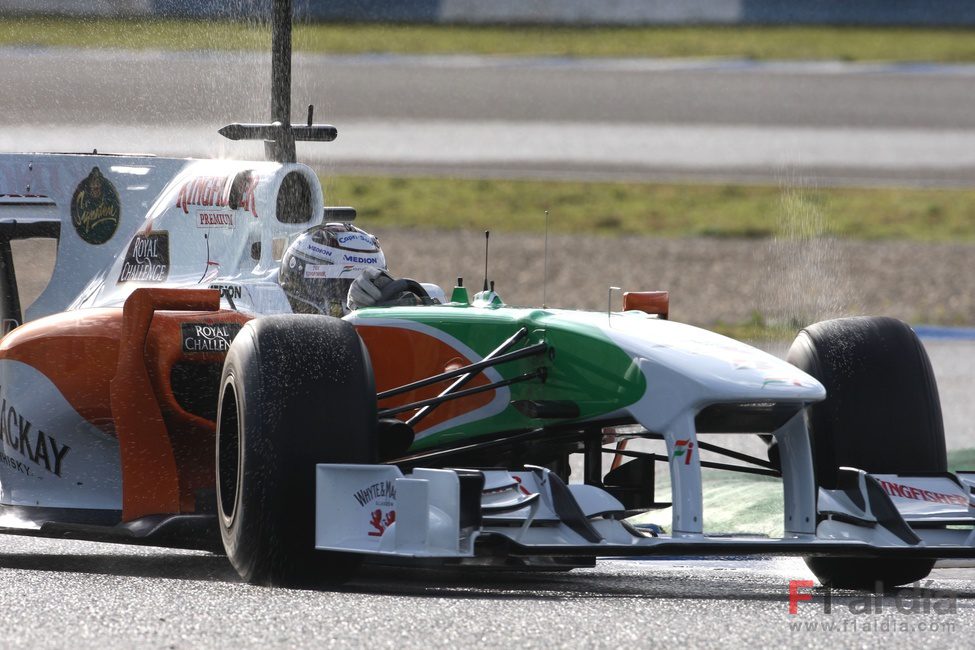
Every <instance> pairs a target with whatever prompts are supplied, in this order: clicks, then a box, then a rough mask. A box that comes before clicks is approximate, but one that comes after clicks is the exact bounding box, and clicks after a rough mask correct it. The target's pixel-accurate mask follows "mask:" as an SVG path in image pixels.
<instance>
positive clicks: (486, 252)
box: [483, 230, 491, 291]
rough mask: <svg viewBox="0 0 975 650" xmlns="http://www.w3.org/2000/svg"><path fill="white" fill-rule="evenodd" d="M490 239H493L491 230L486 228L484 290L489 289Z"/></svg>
mask: <svg viewBox="0 0 975 650" xmlns="http://www.w3.org/2000/svg"><path fill="white" fill-rule="evenodd" d="M490 239H491V231H490V230H485V231H484V289H483V291H487V290H488V242H489V241H490Z"/></svg>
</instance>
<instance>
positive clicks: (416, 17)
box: [0, 0, 975, 26]
mask: <svg viewBox="0 0 975 650" xmlns="http://www.w3.org/2000/svg"><path fill="white" fill-rule="evenodd" d="M293 2H294V7H295V14H296V16H297V17H298V18H300V19H304V20H312V21H348V22H408V23H471V24H476V23H503V24H566V25H681V24H712V25H735V24H740V25H745V24H753V25H788V24H793V25H815V24H830V25H903V26H936V25H944V26H964V25H975V12H973V11H971V3H970V0H939V1H938V2H937V8H936V10H935V9H933V8H932V3H931V2H930V0H857V1H856V2H850V0H816V1H815V2H813V1H810V0H799V1H796V0H681V1H680V2H674V1H673V0H603V1H600V2H593V1H592V0H490V1H489V2H485V1H484V0H396V1H395V2H390V1H388V0H293ZM270 4H271V2H270V0H232V1H230V2H227V1H226V0H91V2H85V3H79V2H76V1H75V0H0V14H12V13H18V14H45V15H75V16H77V15H87V16H129V17H149V16H159V17H195V18H234V17H237V18H241V17H252V16H255V15H261V14H266V13H267V12H268V9H267V8H268V7H269V6H270Z"/></svg>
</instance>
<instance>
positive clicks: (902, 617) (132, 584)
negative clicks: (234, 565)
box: [0, 537, 975, 648]
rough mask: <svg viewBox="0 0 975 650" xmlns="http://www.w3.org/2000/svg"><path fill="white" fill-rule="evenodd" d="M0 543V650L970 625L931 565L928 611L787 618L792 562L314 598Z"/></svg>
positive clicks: (548, 642) (517, 642)
mask: <svg viewBox="0 0 975 650" xmlns="http://www.w3.org/2000/svg"><path fill="white" fill-rule="evenodd" d="M3 542H4V545H3V549H2V550H0V571H2V573H0V575H2V576H3V578H4V579H3V580H2V581H0V599H2V601H3V602H4V603H5V612H6V614H5V616H4V639H3V645H4V646H5V647H31V648H57V647H71V648H116V647H118V648H124V647H140V648H144V647H165V648H200V647H234V648H251V647H268V646H270V647H314V648H320V647H341V648H345V647H368V648H392V647H396V648H419V647H436V648H444V647H451V648H466V647H478V648H479V647H488V648H511V647H517V648H527V647H530V648H538V647H546V648H547V647H573V648H593V647H605V648H619V647H694V648H718V647H722V648H723V647H742V646H745V645H750V646H752V647H767V648H776V647H782V646H803V647H853V646H856V647H929V648H944V647H962V646H967V645H970V639H971V634H972V630H973V627H975V608H973V605H975V588H973V583H972V582H971V577H972V575H973V573H972V570H967V569H966V570H959V569H935V572H934V574H933V575H932V582H930V583H928V582H925V583H922V585H920V586H921V587H922V588H924V589H927V590H929V591H933V592H938V593H934V594H932V595H933V597H932V598H931V599H930V600H929V606H928V610H927V612H925V611H924V609H923V603H922V602H921V601H920V599H919V598H918V597H917V596H921V595H922V594H920V593H917V594H915V592H913V591H912V590H910V589H907V590H901V591H899V592H896V593H893V594H888V595H886V596H884V597H882V598H880V599H879V602H878V601H877V600H874V598H873V597H870V599H869V601H864V597H863V595H862V594H858V593H853V592H839V591H837V592H834V593H832V594H831V610H830V612H829V613H825V611H824V607H825V603H824V601H825V598H826V594H825V593H824V591H823V590H822V589H817V590H810V591H811V593H813V600H812V601H811V602H800V603H798V604H797V613H796V614H795V615H790V614H789V603H788V591H789V581H790V580H808V579H810V578H811V574H809V573H808V571H807V570H806V569H805V566H804V565H803V564H802V561H801V560H797V559H769V558H762V559H757V560H749V561H738V562H727V561H693V562H692V561H687V560H684V559H667V560H649V561H633V560H628V561H619V560H613V561H605V562H603V563H601V564H600V565H597V567H596V568H594V569H577V570H574V571H572V572H569V573H511V572H507V573H498V572H490V571H486V570H484V569H480V570H475V571H468V572H459V571H456V570H454V571H444V570H429V569H426V570H417V569H413V570H408V569H393V568H383V567H372V568H370V569H369V570H367V571H366V572H365V573H364V574H363V576H362V577H360V578H359V579H357V580H356V581H355V582H353V583H351V584H349V585H346V586H345V587H342V588H340V589H334V590H321V591H314V590H292V589H283V588H265V587H253V586H250V585H246V584H243V583H241V582H240V581H239V580H238V579H237V577H236V575H235V574H234V573H233V570H232V569H231V568H230V567H229V564H228V563H227V561H226V559H225V558H223V557H219V556H214V555H209V554H205V553H194V552H180V551H169V550H164V549H147V548H136V547H112V546H108V545H101V544H92V543H88V542H64V541H53V540H40V539H31V538H19V537H7V538H5V539H4V540H3ZM949 591H950V592H951V594H950V595H949V594H948V593H946V592H949ZM898 595H899V597H900V606H901V607H902V608H903V609H904V610H906V611H910V608H911V607H912V606H913V605H912V603H913V602H918V603H920V604H919V605H917V606H916V607H917V609H916V610H914V612H913V613H905V612H904V611H898V609H897V606H898V601H897V600H896V598H897V596H898ZM952 601H953V602H954V605H953V607H954V611H950V608H951V607H952ZM867 603H869V605H867ZM867 606H869V608H870V609H869V610H868V612H869V613H864V609H865V607H867ZM851 608H852V611H851ZM936 608H937V609H936ZM793 626H799V628H798V629H793ZM885 626H886V627H885ZM831 628H832V629H831Z"/></svg>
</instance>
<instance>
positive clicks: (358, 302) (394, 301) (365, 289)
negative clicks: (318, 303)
mask: <svg viewBox="0 0 975 650" xmlns="http://www.w3.org/2000/svg"><path fill="white" fill-rule="evenodd" d="M392 281H393V276H391V275H390V274H389V273H386V272H385V271H383V270H381V269H377V268H374V267H369V268H367V269H365V270H364V271H363V272H362V273H361V274H360V275H359V277H357V278H356V279H355V280H353V281H352V286H350V287H349V297H348V299H347V302H348V307H349V310H350V311H354V310H356V309H362V308H363V307H393V306H403V305H415V304H417V299H416V297H415V296H414V295H413V294H412V293H409V292H408V291H404V292H401V293H398V294H396V295H395V296H392V297H391V298H388V299H386V300H383V299H382V293H383V288H384V287H385V286H386V285H387V284H389V283H390V282H392Z"/></svg>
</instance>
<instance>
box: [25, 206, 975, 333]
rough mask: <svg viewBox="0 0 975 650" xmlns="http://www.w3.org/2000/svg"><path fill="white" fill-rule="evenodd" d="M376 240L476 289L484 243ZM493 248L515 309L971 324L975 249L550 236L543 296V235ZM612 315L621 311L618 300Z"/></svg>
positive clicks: (33, 250)
mask: <svg viewBox="0 0 975 650" xmlns="http://www.w3.org/2000/svg"><path fill="white" fill-rule="evenodd" d="M362 225H363V226H364V227H365V228H366V229H370V228H369V225H368V224H362ZM374 232H375V234H376V235H378V236H379V237H380V239H381V242H382V246H383V250H384V251H385V253H386V257H387V260H389V267H390V271H391V272H392V273H393V274H394V275H397V276H409V277H413V278H415V279H418V280H421V281H429V282H436V283H437V284H440V285H441V286H443V287H444V289H445V290H446V291H447V292H448V294H449V292H450V288H451V287H452V286H453V284H454V282H455V281H456V278H457V276H463V277H464V279H465V284H466V285H467V286H468V287H470V288H472V289H480V287H481V286H482V283H483V279H484V234H483V232H480V231H466V230H463V231H462V230H458V231H433V230H422V231H421V230H404V229H390V228H382V229H376V230H375V231H374ZM490 243H491V247H490V249H491V252H490V263H489V271H488V272H489V275H490V278H491V279H492V280H495V281H496V289H497V291H498V293H500V294H501V296H502V298H504V300H505V301H506V302H507V303H509V304H511V305H530V306H538V305H541V304H542V302H543V300H544V302H545V304H546V305H548V306H549V307H564V308H574V309H594V310H603V309H606V308H607V304H608V300H609V287H610V286H617V287H621V288H622V289H623V290H624V291H638V290H650V289H667V290H669V291H670V304H671V315H672V317H673V318H674V319H675V320H680V321H683V322H689V323H694V324H700V325H709V324H713V323H715V322H717V321H723V322H725V323H741V322H744V321H747V320H750V319H752V318H753V317H754V316H755V314H756V313H757V314H761V315H762V317H763V318H765V319H766V320H768V321H769V322H785V323H798V324H807V323H809V322H814V321H817V320H822V319H824V318H830V317H836V316H843V315H856V314H874V315H888V316H895V317H898V318H902V319H904V320H906V321H908V322H910V323H914V324H920V323H928V324H945V325H964V326H972V325H975V289H973V288H972V281H973V279H975V244H957V243H918V242H901V241H893V242H892V241H874V242H868V241H849V240H835V239H807V240H762V239H713V238H681V239H658V238H653V237H636V236H632V237H620V238H616V237H597V236H586V235H554V234H550V235H549V237H548V282H547V286H545V285H546V283H544V282H543V278H544V277H545V272H544V269H545V254H544V251H545V236H544V235H541V234H525V233H493V234H492V235H491V239H490ZM14 247H15V256H16V258H15V262H17V271H18V281H19V283H20V285H21V293H22V294H23V295H22V298H23V304H24V305H27V304H29V303H30V301H31V300H33V297H34V296H36V295H37V293H38V292H39V291H40V290H41V289H42V288H43V286H44V284H45V282H46V279H47V277H48V276H49V274H50V269H51V268H52V266H51V265H52V264H53V254H54V250H53V245H51V243H50V242H42V241H40V240H28V241H24V242H14ZM21 259H24V260H27V259H29V260H30V263H29V265H27V266H25V264H24V263H23V262H21V261H20V260H21ZM612 304H613V308H614V309H620V307H621V304H622V298H621V297H620V295H619V294H617V293H615V292H614V295H613V300H612Z"/></svg>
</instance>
